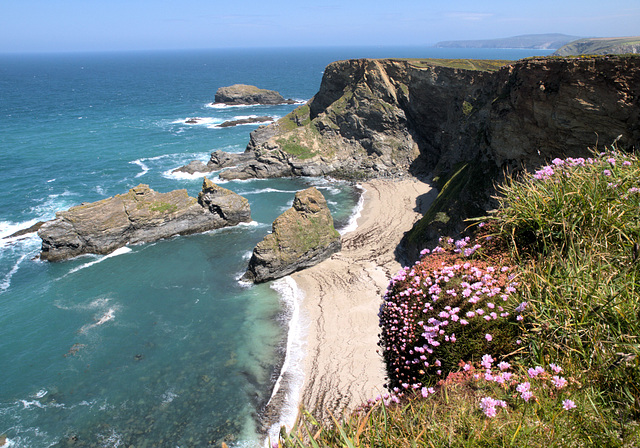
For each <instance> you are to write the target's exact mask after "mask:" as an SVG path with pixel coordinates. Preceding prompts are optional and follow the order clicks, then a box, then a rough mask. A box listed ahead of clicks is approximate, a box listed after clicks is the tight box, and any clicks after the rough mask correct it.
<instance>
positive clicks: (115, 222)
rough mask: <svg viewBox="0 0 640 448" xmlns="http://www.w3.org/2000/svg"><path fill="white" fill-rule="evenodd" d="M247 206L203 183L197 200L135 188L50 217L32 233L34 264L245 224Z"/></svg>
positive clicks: (183, 194) (240, 199) (183, 192)
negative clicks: (36, 252) (36, 247)
mask: <svg viewBox="0 0 640 448" xmlns="http://www.w3.org/2000/svg"><path fill="white" fill-rule="evenodd" d="M250 220H251V211H250V208H249V202H248V201H247V200H246V199H245V198H243V197H242V196H240V195H238V194H236V193H234V192H232V191H229V190H227V189H225V188H221V187H219V186H217V185H215V184H214V183H213V182H211V181H210V180H209V179H207V178H206V177H205V179H204V182H203V185H202V191H201V192H200V194H199V195H198V198H197V199H196V198H193V197H190V196H189V195H188V194H187V191H186V190H184V189H183V190H174V191H170V192H168V193H158V192H156V191H154V190H152V189H151V188H149V186H148V185H144V184H140V185H138V186H136V187H134V188H132V189H131V190H129V191H128V192H127V193H125V194H120V195H116V196H114V197H111V198H107V199H103V200H101V201H98V202H92V203H85V204H82V205H78V206H75V207H71V208H70V209H69V210H66V211H63V212H58V213H56V218H55V219H53V220H52V221H49V222H47V223H45V224H44V225H43V226H42V227H41V228H40V230H39V231H38V236H39V237H40V238H41V239H42V249H41V252H40V258H41V259H43V260H48V261H60V260H64V259H67V258H71V257H75V256H78V255H82V254H88V253H92V254H107V253H110V252H112V251H114V250H116V249H118V248H119V247H122V246H125V245H127V244H136V243H148V242H151V241H156V240H159V239H162V238H168V237H170V236H174V235H188V234H192V233H198V232H205V231H207V230H212V229H217V228H220V227H225V226H233V225H236V224H239V223H240V222H249V221H250Z"/></svg>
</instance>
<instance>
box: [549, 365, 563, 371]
mask: <svg viewBox="0 0 640 448" xmlns="http://www.w3.org/2000/svg"><path fill="white" fill-rule="evenodd" d="M549 368H550V369H551V370H553V372H554V373H560V372H562V367H560V366H558V365H556V364H549Z"/></svg>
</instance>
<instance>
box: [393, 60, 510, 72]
mask: <svg viewBox="0 0 640 448" xmlns="http://www.w3.org/2000/svg"><path fill="white" fill-rule="evenodd" d="M404 60H406V61H408V62H409V63H410V64H412V65H414V66H416V67H425V66H431V67H449V68H457V69H463V70H475V71H483V72H492V71H497V70H499V69H500V68H501V67H503V66H505V65H508V64H512V63H513V61H506V60H490V59H404Z"/></svg>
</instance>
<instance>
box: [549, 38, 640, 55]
mask: <svg viewBox="0 0 640 448" xmlns="http://www.w3.org/2000/svg"><path fill="white" fill-rule="evenodd" d="M639 48H640V36H630V37H598V38H588V39H579V40H576V41H573V42H569V43H568V44H566V45H564V46H562V47H561V48H559V49H558V51H556V52H555V53H554V55H556V56H569V55H581V54H621V53H637V52H638V49H639ZM634 50H635V51H634Z"/></svg>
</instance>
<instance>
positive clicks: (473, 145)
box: [221, 56, 640, 179]
mask: <svg viewBox="0 0 640 448" xmlns="http://www.w3.org/2000/svg"><path fill="white" fill-rule="evenodd" d="M491 62H492V61H439V60H395V59H387V60H371V59H359V60H349V61H340V62H335V63H332V64H330V65H329V66H328V67H327V68H326V70H325V73H324V76H323V80H322V84H321V86H320V90H319V92H318V93H317V94H316V95H315V96H314V97H313V99H312V100H310V101H309V102H308V103H307V104H306V105H304V106H301V107H299V108H297V109H296V110H294V111H293V112H292V113H291V114H289V115H287V116H286V117H284V118H282V119H280V120H278V121H277V122H276V123H274V124H272V125H270V126H266V127H262V128H259V129H258V130H256V131H254V132H253V133H252V135H251V141H250V142H249V145H248V146H247V151H246V152H247V153H250V154H252V157H251V159H250V160H249V161H247V160H243V161H242V163H240V164H239V165H238V166H237V167H236V168H231V169H227V170H226V171H224V172H223V173H222V174H221V177H222V178H226V179H233V178H249V177H277V176H290V175H325V174H333V175H337V176H340V175H347V176H351V177H358V176H368V177H372V176H373V177H380V176H394V175H402V174H406V173H407V172H409V173H413V174H416V173H419V172H430V171H433V170H436V171H448V170H450V169H452V168H453V167H454V165H455V164H456V163H459V162H464V161H470V160H476V159H477V160H480V161H482V162H486V163H487V164H488V165H490V166H494V167H497V168H499V169H501V170H502V169H513V168H521V167H522V166H527V167H529V166H531V167H533V166H537V165H539V164H541V163H543V162H544V161H545V160H548V159H550V158H554V157H562V156H564V157H567V156H579V155H584V154H585V153H586V151H587V147H590V146H595V145H596V144H598V143H599V144H601V145H602V144H609V143H611V142H612V141H613V140H614V139H616V138H617V137H618V136H621V137H620V139H619V140H618V144H619V145H620V146H621V147H623V148H632V147H638V146H639V142H640V126H639V124H640V123H639V121H640V120H639V110H640V108H639V107H638V106H639V98H640V58H637V57H632V56H629V57H623V56H609V57H595V58H588V59H578V58H562V59H560V58H535V59H526V60H521V61H517V62H512V63H504V62H503V63H504V65H503V66H501V67H499V68H498V69H495V67H492V66H491Z"/></svg>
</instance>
